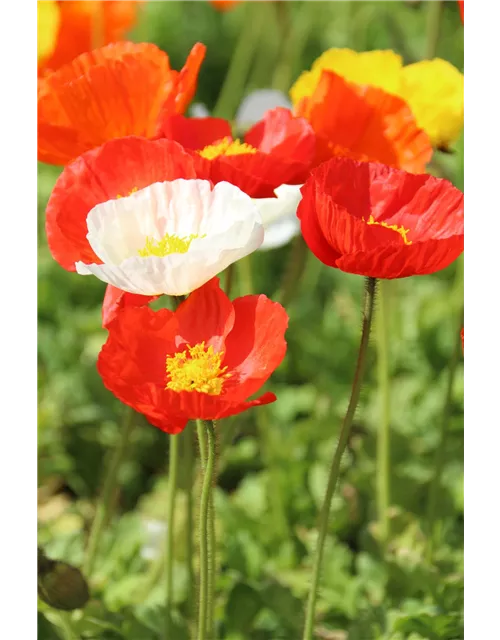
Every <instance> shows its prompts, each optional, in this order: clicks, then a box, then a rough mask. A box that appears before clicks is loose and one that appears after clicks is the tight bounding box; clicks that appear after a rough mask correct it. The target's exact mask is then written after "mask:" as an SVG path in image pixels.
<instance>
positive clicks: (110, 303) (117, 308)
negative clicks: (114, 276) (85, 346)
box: [102, 284, 159, 329]
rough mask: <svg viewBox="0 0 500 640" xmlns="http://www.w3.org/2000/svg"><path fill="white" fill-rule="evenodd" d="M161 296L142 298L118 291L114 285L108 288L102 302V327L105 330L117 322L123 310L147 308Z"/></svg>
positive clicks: (135, 294) (134, 294) (109, 285)
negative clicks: (116, 319)
mask: <svg viewBox="0 0 500 640" xmlns="http://www.w3.org/2000/svg"><path fill="white" fill-rule="evenodd" d="M158 297H159V296H141V295H139V294H137V293H128V292H126V291H122V290H121V289H117V288H116V287H114V286H113V285H112V284H108V286H107V287H106V293H105V294H104V300H103V301H102V326H103V328H104V329H107V327H108V326H109V325H110V324H111V323H112V322H113V320H115V318H116V316H117V315H118V314H119V313H121V311H122V310H123V309H128V308H129V307H145V306H146V305H147V304H149V303H150V302H152V301H153V300H156V299H157V298H158Z"/></svg>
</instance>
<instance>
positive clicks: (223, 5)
mask: <svg viewBox="0 0 500 640" xmlns="http://www.w3.org/2000/svg"><path fill="white" fill-rule="evenodd" d="M209 1H210V4H211V5H212V7H213V8H214V9H217V11H221V12H223V13H225V12H226V11H230V10H231V9H232V8H233V7H234V5H236V4H238V3H239V2H241V0H209Z"/></svg>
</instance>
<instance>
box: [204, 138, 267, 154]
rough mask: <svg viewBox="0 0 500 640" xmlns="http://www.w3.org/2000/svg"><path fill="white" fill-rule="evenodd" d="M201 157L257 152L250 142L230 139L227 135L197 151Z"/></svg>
mask: <svg viewBox="0 0 500 640" xmlns="http://www.w3.org/2000/svg"><path fill="white" fill-rule="evenodd" d="M198 153H199V154H200V156H201V157H202V158H206V159H207V160H213V158H217V157H219V156H239V155H241V154H243V153H257V149H256V148H255V147H252V145H251V144H247V143H246V142H240V141H239V140H232V139H231V138H230V137H229V136H227V137H225V138H222V140H219V142H216V143H215V144H209V145H208V146H207V147H204V148H203V149H201V150H200V151H198Z"/></svg>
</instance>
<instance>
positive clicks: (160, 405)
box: [97, 278, 288, 434]
mask: <svg viewBox="0 0 500 640" xmlns="http://www.w3.org/2000/svg"><path fill="white" fill-rule="evenodd" d="M287 325H288V316H287V314H286V311H285V310H284V309H283V307H282V306H281V305H280V304H278V303H276V302H272V301H271V300H269V299H268V298H267V297H266V296H264V295H252V296H245V297H242V298H237V299H236V300H234V301H233V302H231V301H230V300H229V298H228V297H227V296H226V294H225V293H224V292H223V291H222V290H221V288H220V286H219V281H218V279H217V278H214V279H212V280H211V281H209V282H207V283H206V284H205V285H204V286H203V287H201V288H200V289H198V290H196V291H194V292H193V293H192V294H191V295H190V296H189V297H188V299H187V300H185V301H184V302H182V303H181V304H180V305H179V307H178V308H177V309H176V311H174V312H172V311H169V310H168V309H161V310H159V311H153V310H152V309H150V308H149V307H129V308H126V309H123V311H121V312H120V313H119V314H118V315H117V316H116V319H115V320H114V321H113V322H112V323H111V324H110V325H109V327H108V329H109V334H108V339H107V341H106V343H105V344H104V346H103V348H102V350H101V352H100V354H99V358H98V361H97V369H98V371H99V374H100V375H101V377H102V380H103V383H104V385H105V386H106V387H107V388H108V389H109V390H110V391H111V392H112V393H113V394H114V395H115V396H116V397H117V398H119V399H120V400H121V401H122V402H124V403H125V404H127V405H129V406H131V407H133V408H134V409H135V410H136V411H138V412H139V413H143V414H144V415H145V416H146V418H147V419H148V420H149V422H150V423H151V424H153V425H154V426H156V427H159V428H160V429H162V430H163V431H166V432H167V433H171V434H175V433H179V432H180V431H182V429H183V428H184V427H185V426H186V424H187V422H188V420H193V419H197V418H200V419H203V420H218V419H220V418H225V417H227V416H231V415H235V414H237V413H241V412H242V411H245V410H246V409H249V408H250V407H253V406H258V405H262V404H268V403H270V402H274V401H275V400H276V396H275V395H274V394H273V393H269V392H268V393H264V394H263V395H262V396H260V397H258V398H256V399H254V400H248V398H249V397H250V396H252V395H253V394H255V393H256V392H258V391H259V389H260V388H261V387H262V385H263V384H264V383H265V382H266V381H267V380H268V378H269V377H270V376H271V374H272V373H273V371H274V370H275V369H276V367H278V365H279V364H280V363H281V361H282V360H283V358H284V356H285V352H286V342H285V339H284V334H285V331H286V328H287Z"/></svg>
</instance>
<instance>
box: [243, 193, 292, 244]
mask: <svg viewBox="0 0 500 640" xmlns="http://www.w3.org/2000/svg"><path fill="white" fill-rule="evenodd" d="M301 186H302V185H291V184H282V185H281V186H280V187H278V188H277V189H275V190H274V193H275V194H276V198H255V199H254V202H255V204H256V205H257V207H258V209H259V211H260V214H261V216H262V223H263V225H264V229H265V236H264V242H263V243H262V244H261V246H260V250H261V251H265V250H267V249H276V248H278V247H283V246H284V245H285V244H288V243H289V242H290V240H291V239H292V238H294V237H295V236H297V235H299V233H300V221H299V219H298V218H297V207H298V206H299V202H300V201H301V199H302V195H301V193H300V188H301Z"/></svg>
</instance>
